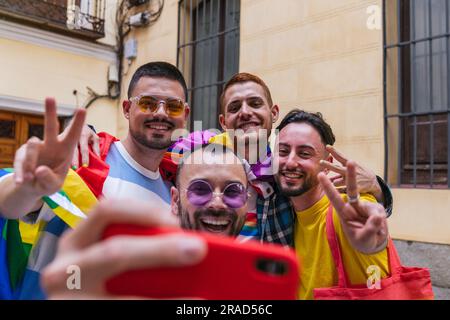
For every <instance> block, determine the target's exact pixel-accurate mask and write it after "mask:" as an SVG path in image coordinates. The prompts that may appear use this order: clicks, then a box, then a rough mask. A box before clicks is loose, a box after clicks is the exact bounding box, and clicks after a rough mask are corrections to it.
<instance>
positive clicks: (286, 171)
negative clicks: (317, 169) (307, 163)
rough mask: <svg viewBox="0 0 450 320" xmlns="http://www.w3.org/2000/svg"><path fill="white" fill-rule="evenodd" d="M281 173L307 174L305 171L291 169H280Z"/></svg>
mask: <svg viewBox="0 0 450 320" xmlns="http://www.w3.org/2000/svg"><path fill="white" fill-rule="evenodd" d="M279 173H297V174H305V172H304V171H303V170H298V169H294V170H289V169H280V170H279Z"/></svg>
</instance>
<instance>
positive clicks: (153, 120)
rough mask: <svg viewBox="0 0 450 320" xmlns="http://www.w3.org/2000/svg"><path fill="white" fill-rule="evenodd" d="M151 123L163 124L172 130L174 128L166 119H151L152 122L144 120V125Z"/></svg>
mask: <svg viewBox="0 0 450 320" xmlns="http://www.w3.org/2000/svg"><path fill="white" fill-rule="evenodd" d="M151 123H165V124H168V125H169V126H171V127H172V128H173V127H175V124H174V123H173V122H172V121H169V120H166V119H152V120H145V121H144V125H146V124H151Z"/></svg>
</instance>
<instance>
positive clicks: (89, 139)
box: [72, 125, 100, 170]
mask: <svg viewBox="0 0 450 320" xmlns="http://www.w3.org/2000/svg"><path fill="white" fill-rule="evenodd" d="M89 145H92V151H93V152H94V153H95V154H96V155H97V156H100V138H99V137H98V136H97V134H96V133H95V132H94V131H93V130H92V129H91V128H89V127H88V126H87V125H85V126H83V129H82V130H81V136H80V140H79V141H78V144H77V145H76V146H75V150H74V153H73V157H72V169H74V170H76V169H78V167H79V166H80V165H82V166H86V167H87V166H89ZM79 155H81V164H80V161H79Z"/></svg>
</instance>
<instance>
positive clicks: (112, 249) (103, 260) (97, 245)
mask: <svg viewBox="0 0 450 320" xmlns="http://www.w3.org/2000/svg"><path fill="white" fill-rule="evenodd" d="M113 223H127V224H136V225H142V226H149V227H150V226H153V227H163V226H173V227H175V226H177V225H178V221H177V220H176V219H175V218H174V217H173V216H171V215H164V214H161V212H160V210H159V209H158V208H155V207H154V206H151V205H149V204H148V203H145V202H140V201H136V200H134V201H112V200H107V201H104V202H101V203H100V204H99V205H98V206H97V207H96V208H95V209H94V210H93V211H92V212H91V213H90V214H89V218H88V219H86V220H83V221H82V222H81V223H80V224H79V225H78V226H77V228H75V229H74V230H71V231H69V232H67V233H66V234H65V235H64V236H63V237H62V239H61V241H60V243H59V247H58V253H57V255H56V258H55V260H53V262H52V263H51V264H50V265H49V266H47V268H46V269H44V271H43V273H42V284H43V287H44V288H45V291H46V293H47V295H48V297H49V298H50V299H112V298H113V299H119V298H130V297H118V296H111V295H110V294H109V293H108V292H106V291H105V286H104V284H105V281H106V280H107V279H109V278H110V277H112V276H114V275H117V274H120V273H122V272H125V271H128V270H133V269H147V268H158V267H166V266H170V267H175V266H177V267H179V266H188V265H193V264H196V263H198V262H200V261H201V260H202V259H203V258H204V257H205V255H206V252H207V245H206V243H205V242H204V241H203V240H201V239H200V238H198V237H193V236H187V235H182V234H178V235H175V234H173V235H170V234H168V235H158V236H152V237H135V236H117V237H113V238H109V239H106V240H103V241H100V238H101V235H102V233H103V231H104V229H105V227H106V226H107V225H109V224H113ZM70 266H77V267H78V268H79V271H80V273H79V276H80V279H79V285H80V288H79V290H71V289H69V288H68V286H67V281H68V278H69V277H70V276H71V274H70V273H69V274H68V273H67V270H68V268H69V267H70Z"/></svg>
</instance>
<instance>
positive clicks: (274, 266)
mask: <svg viewBox="0 0 450 320" xmlns="http://www.w3.org/2000/svg"><path fill="white" fill-rule="evenodd" d="M167 233H183V234H189V235H191V236H196V237H201V238H203V239H204V240H205V241H206V243H207V245H208V253H207V255H206V257H205V258H204V259H203V260H202V261H201V262H200V263H198V264H196V265H193V266H187V267H164V268H151V269H147V270H132V271H127V272H125V273H122V274H119V275H117V276H115V277H113V278H111V279H109V280H108V281H107V282H106V290H107V291H108V292H109V293H111V294H115V295H127V296H140V297H147V298H159V299H170V298H179V297H184V298H189V297H195V298H201V299H210V300H295V299H297V293H298V285H299V264H298V260H297V256H296V254H295V252H294V251H293V250H292V249H286V248H284V247H281V246H279V245H274V244H267V245H266V244H264V245H262V244H260V243H259V242H256V241H249V242H246V243H238V242H237V241H236V240H235V239H233V238H231V237H230V238H228V237H224V236H216V235H212V234H208V233H203V232H192V231H185V230H182V229H178V228H144V227H139V226H133V225H111V226H109V227H108V228H107V229H106V230H105V233H104V236H103V238H109V237H113V236H116V235H135V236H152V235H158V234H167Z"/></svg>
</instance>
